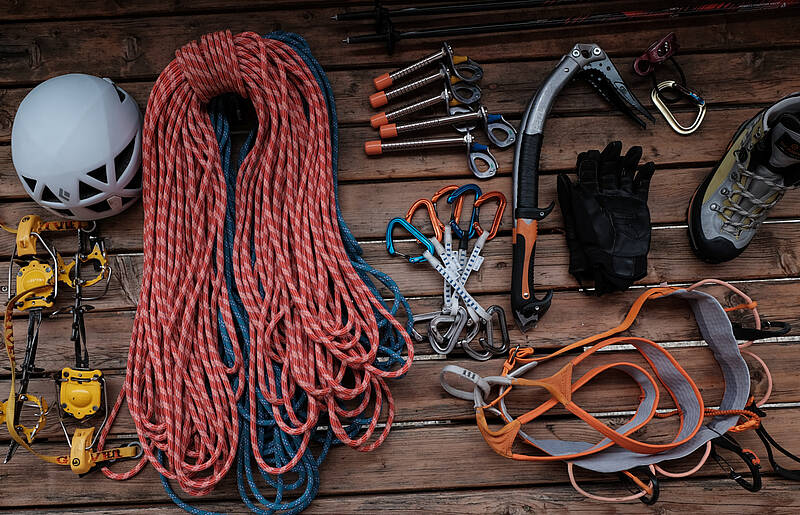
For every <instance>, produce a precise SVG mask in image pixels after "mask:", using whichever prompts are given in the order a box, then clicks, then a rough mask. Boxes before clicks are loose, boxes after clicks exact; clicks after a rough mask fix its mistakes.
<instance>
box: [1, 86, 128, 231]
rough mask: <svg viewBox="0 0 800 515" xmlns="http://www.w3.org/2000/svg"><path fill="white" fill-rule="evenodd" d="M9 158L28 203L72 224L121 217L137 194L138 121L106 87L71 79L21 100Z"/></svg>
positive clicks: (124, 98) (120, 95) (119, 93)
mask: <svg viewBox="0 0 800 515" xmlns="http://www.w3.org/2000/svg"><path fill="white" fill-rule="evenodd" d="M11 157H12V159H13V161H14V167H15V168H16V169H17V175H19V180H20V181H21V182H22V185H23V186H24V187H25V191H27V192H28V195H30V196H31V197H33V200H35V201H36V202H37V203H38V204H39V205H41V206H42V207H44V208H45V209H47V210H49V211H51V212H53V213H55V214H57V215H58V216H62V217H64V218H70V219H73V220H98V219H100V218H107V217H109V216H113V215H116V214H118V213H121V212H122V211H124V210H125V209H127V208H128V207H130V206H131V205H133V204H134V203H135V202H136V199H137V198H139V196H140V195H141V192H142V175H141V166H140V165H141V162H142V115H141V113H140V112H139V106H138V105H136V101H135V100H134V99H133V98H132V97H131V96H130V95H129V94H128V93H126V92H125V91H123V90H122V89H120V88H119V87H117V86H116V85H114V83H113V82H111V80H109V79H101V78H99V77H94V76H92V75H84V74H81V73H71V74H68V75H61V76H59V77H54V78H52V79H49V80H46V81H45V82H43V83H41V84H39V85H38V86H36V87H35V88H33V90H32V91H31V92H30V93H28V95H27V96H26V97H25V98H24V99H23V100H22V103H21V104H20V105H19V109H17V114H16V116H15V117H14V126H13V128H12V130H11Z"/></svg>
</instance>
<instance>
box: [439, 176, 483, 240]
mask: <svg viewBox="0 0 800 515" xmlns="http://www.w3.org/2000/svg"><path fill="white" fill-rule="evenodd" d="M468 193H472V194H473V195H475V201H477V200H478V199H479V198H480V196H481V195H482V194H483V192H482V191H481V188H480V187H479V186H478V185H477V184H465V185H463V186H461V187H460V188H458V189H456V190H455V191H453V192H452V193H450V195H449V196H448V197H447V203H448V204H452V203H453V202H457V201H460V202H463V199H462V198H461V197H463V196H464V195H465V194H468ZM456 207H458V208H459V209H458V213H459V214H460V213H461V208H462V207H463V205H459V204H456ZM479 211H480V210H479V208H478V206H477V205H476V204H475V203H473V205H472V214H471V216H470V220H469V225H468V226H467V233H466V238H467V240H469V239H470V238H472V237H474V236H475V221H476V220H477V219H478V216H479ZM450 226H451V227H452V228H453V233H454V234H455V235H456V236H457V237H458V238H461V239H462V240H463V239H464V236H465V232H464V231H463V230H462V229H461V227H460V226H459V225H458V220H457V219H456V217H455V210H454V211H453V214H452V215H451V216H450Z"/></svg>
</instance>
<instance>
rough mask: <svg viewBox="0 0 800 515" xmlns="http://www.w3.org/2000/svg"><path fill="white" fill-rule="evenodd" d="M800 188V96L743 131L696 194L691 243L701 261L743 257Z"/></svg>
mask: <svg viewBox="0 0 800 515" xmlns="http://www.w3.org/2000/svg"><path fill="white" fill-rule="evenodd" d="M798 183H800V92H798V93H794V94H792V95H790V96H788V97H786V98H784V99H782V100H780V101H779V102H777V103H776V104H774V105H772V106H771V107H769V108H767V109H764V110H763V111H761V112H760V113H758V114H757V115H756V116H755V117H753V118H752V119H750V120H748V121H746V122H745V123H743V124H742V126H741V127H739V130H738V131H736V134H735V135H734V136H733V139H732V140H731V142H730V144H729V145H728V149H727V151H726V152H725V155H724V156H723V158H722V160H721V161H720V162H719V163H718V164H717V166H716V168H715V169H714V171H713V172H711V173H710V174H709V175H708V177H706V178H705V180H704V181H703V183H702V184H700V187H699V188H697V191H695V192H694V195H693V196H692V200H691V202H690V203H689V209H688V221H687V223H688V225H689V242H690V244H691V246H692V250H694V252H695V254H697V255H698V256H699V257H700V258H701V259H703V260H705V261H708V262H710V263H720V262H722V261H728V260H731V259H733V258H735V257H736V256H738V255H739V254H741V253H742V252H743V251H744V249H745V248H747V245H748V244H749V243H750V241H751V240H752V239H753V236H755V234H756V230H757V229H758V226H759V225H760V224H761V222H763V221H764V219H765V218H766V217H767V214H768V212H769V210H770V209H771V208H772V206H774V205H775V204H777V203H778V201H779V200H780V199H781V197H783V194H784V193H785V192H786V190H787V189H790V188H795V187H797V186H798Z"/></svg>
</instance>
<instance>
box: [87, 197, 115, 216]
mask: <svg viewBox="0 0 800 515" xmlns="http://www.w3.org/2000/svg"><path fill="white" fill-rule="evenodd" d="M85 207H86V209H88V210H90V211H94V212H95V213H103V212H105V211H108V210H110V209H111V205H109V203H108V201H107V200H104V201H102V202H98V203H96V204H92V205H91V206H85Z"/></svg>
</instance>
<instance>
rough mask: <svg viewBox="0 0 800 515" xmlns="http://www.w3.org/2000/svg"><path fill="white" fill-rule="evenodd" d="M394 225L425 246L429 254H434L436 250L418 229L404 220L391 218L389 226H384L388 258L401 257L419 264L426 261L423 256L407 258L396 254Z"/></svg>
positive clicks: (404, 255) (398, 253)
mask: <svg viewBox="0 0 800 515" xmlns="http://www.w3.org/2000/svg"><path fill="white" fill-rule="evenodd" d="M396 225H399V226H400V227H402V228H403V229H405V230H406V231H408V233H409V234H411V236H413V237H414V239H416V240H417V241H419V242H420V243H421V244H422V245H424V246H425V250H427V251H428V252H430V253H431V254H435V253H436V249H435V248H434V247H433V243H431V242H430V241H429V240H428V238H426V237H425V235H424V234H422V233H421V232H420V231H419V229H417V228H416V227H414V226H413V225H411V224H410V223H409V222H407V221H406V219H405V218H400V217H397V218H392V219H391V220H389V224H388V225H387V226H386V251H387V252H388V253H389V255H390V256H403V257H404V258H406V259H407V260H408V262H409V263H421V262H423V261H425V260H426V258H425V256H424V255H423V256H408V255H406V254H402V253H400V252H397V250H396V249H395V248H394V236H393V233H394V228H395V226H396Z"/></svg>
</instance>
